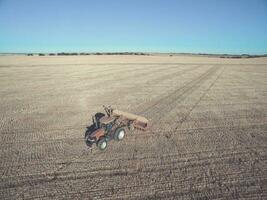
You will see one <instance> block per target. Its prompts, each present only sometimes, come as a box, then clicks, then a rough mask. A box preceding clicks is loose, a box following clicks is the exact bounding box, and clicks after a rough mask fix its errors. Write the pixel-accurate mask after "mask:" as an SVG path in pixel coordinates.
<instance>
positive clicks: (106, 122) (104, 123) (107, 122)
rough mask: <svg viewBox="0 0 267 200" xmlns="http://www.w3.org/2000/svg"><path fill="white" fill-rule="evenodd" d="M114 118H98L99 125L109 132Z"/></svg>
mask: <svg viewBox="0 0 267 200" xmlns="http://www.w3.org/2000/svg"><path fill="white" fill-rule="evenodd" d="M115 120H116V117H113V116H104V117H102V118H100V120H99V126H100V127H101V128H104V129H105V131H106V132H109V131H110V130H111V129H112V127H113V125H114V122H115Z"/></svg>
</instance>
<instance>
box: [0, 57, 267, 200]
mask: <svg viewBox="0 0 267 200" xmlns="http://www.w3.org/2000/svg"><path fill="white" fill-rule="evenodd" d="M102 105H112V106H113V107H115V108H117V109H120V110H123V111H127V112H132V113H134V114H139V115H142V116H144V117H146V118H148V119H149V120H150V121H151V123H152V127H151V129H150V130H149V131H147V132H142V131H135V132H134V133H133V134H127V135H126V137H125V138H124V139H123V140H122V141H120V142H116V141H111V142H109V143H108V148H107V149H106V150H105V151H100V150H98V149H97V147H96V146H94V148H93V149H92V150H88V149H87V147H86V145H85V142H84V135H85V132H86V127H87V126H89V125H90V124H91V115H93V114H94V113H96V112H99V111H101V112H102V111H103V110H102ZM0 132H1V137H0V144H1V145H0V149H1V151H0V159H1V163H0V174H1V176H0V199H155V198H157V199H238V198H241V199H266V198H267V165H266V164H267V137H266V136H267V59H266V58H254V59H221V58H214V57H213V58H208V57H196V56H192V57H191V56H173V57H168V56H163V55H154V56H62V57H60V56H55V57H51V56H50V57H46V56H45V57H38V56H33V57H26V56H1V57H0Z"/></svg>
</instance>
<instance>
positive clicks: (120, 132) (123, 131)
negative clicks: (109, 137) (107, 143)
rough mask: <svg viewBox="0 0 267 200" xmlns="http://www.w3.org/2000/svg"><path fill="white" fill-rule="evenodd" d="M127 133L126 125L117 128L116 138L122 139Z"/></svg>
mask: <svg viewBox="0 0 267 200" xmlns="http://www.w3.org/2000/svg"><path fill="white" fill-rule="evenodd" d="M125 134H126V129H125V128H124V127H120V128H117V129H116V131H115V133H114V139H115V140H117V141H120V140H122V139H123V138H124V136H125Z"/></svg>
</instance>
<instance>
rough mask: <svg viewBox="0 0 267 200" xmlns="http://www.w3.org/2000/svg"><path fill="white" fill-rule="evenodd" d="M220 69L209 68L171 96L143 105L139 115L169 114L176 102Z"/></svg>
mask: <svg viewBox="0 0 267 200" xmlns="http://www.w3.org/2000/svg"><path fill="white" fill-rule="evenodd" d="M218 69H219V68H218V67H214V66H212V67H211V68H209V69H208V70H207V71H206V72H204V73H203V74H201V75H200V76H199V77H197V78H196V79H194V80H191V81H189V82H187V83H185V84H184V85H183V86H181V87H179V88H177V89H175V90H174V91H172V92H171V94H167V95H165V96H163V97H162V98H160V99H157V100H155V101H154V102H148V103H147V104H148V105H147V104H146V105H141V106H140V108H139V109H140V110H142V111H141V112H139V113H138V114H139V115H145V116H147V115H150V116H155V114H156V113H160V112H163V111H164V112H165V113H168V111H170V110H171V109H173V108H172V107H171V105H172V104H173V103H174V102H177V100H179V99H180V98H181V97H182V96H184V95H185V94H187V93H189V92H191V91H193V90H196V89H197V88H198V87H200V85H201V84H202V83H203V82H205V81H206V80H208V77H210V76H212V75H213V74H214V73H216V71H217V70H218ZM151 104H152V105H151Z"/></svg>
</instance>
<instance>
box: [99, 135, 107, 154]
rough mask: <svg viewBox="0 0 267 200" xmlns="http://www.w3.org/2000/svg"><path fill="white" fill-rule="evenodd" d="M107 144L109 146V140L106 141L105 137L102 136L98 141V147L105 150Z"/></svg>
mask: <svg viewBox="0 0 267 200" xmlns="http://www.w3.org/2000/svg"><path fill="white" fill-rule="evenodd" d="M107 146H108V142H107V141H106V139H105V138H102V139H100V140H99V141H98V142H97V147H98V148H99V149H100V150H102V151H103V150H105V149H106V148H107Z"/></svg>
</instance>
